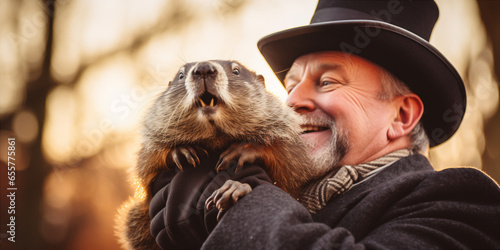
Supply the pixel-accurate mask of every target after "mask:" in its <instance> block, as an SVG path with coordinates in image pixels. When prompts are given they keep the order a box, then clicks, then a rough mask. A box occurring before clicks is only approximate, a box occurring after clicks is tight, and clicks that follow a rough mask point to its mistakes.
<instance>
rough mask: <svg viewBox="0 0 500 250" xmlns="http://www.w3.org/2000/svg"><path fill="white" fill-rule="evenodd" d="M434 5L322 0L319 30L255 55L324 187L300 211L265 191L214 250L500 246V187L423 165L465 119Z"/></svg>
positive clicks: (469, 173) (273, 43) (220, 234)
mask: <svg viewBox="0 0 500 250" xmlns="http://www.w3.org/2000/svg"><path fill="white" fill-rule="evenodd" d="M437 16H438V10H437V6H436V5H435V3H434V2H433V1H415V0H414V1H411V0H408V1H402V0H401V1H396V0H391V1H375V0H374V1H355V0H351V1H340V0H338V1H326V0H325V1H322V0H320V1H319V3H318V7H317V9H316V12H315V14H314V16H313V19H312V21H311V24H310V25H308V26H304V27H298V28H294V29H290V30H285V31H282V32H278V33H275V34H271V35H269V36H267V37H265V38H263V39H261V41H259V49H260V50H261V52H262V54H263V55H264V57H265V58H266V60H267V61H268V63H269V64H270V66H271V67H272V68H273V70H274V72H275V73H276V75H277V77H278V78H279V79H280V80H281V81H282V83H283V84H284V86H285V88H286V89H287V91H288V93H289V96H288V99H287V103H288V104H289V105H291V106H292V107H293V108H294V109H295V110H296V111H297V112H298V113H299V114H301V116H302V117H303V118H304V119H303V124H302V127H303V128H304V130H305V131H304V134H303V135H302V138H303V139H304V141H305V142H306V143H307V144H308V145H309V149H310V154H311V158H312V159H313V164H311V165H312V166H311V168H312V169H313V170H314V171H315V173H316V177H317V179H316V180H312V182H311V184H310V185H309V186H308V188H307V189H306V190H304V192H303V195H302V198H301V199H300V200H299V201H296V200H294V199H293V198H291V197H290V196H289V195H287V194H285V193H284V192H283V191H282V190H280V189H278V188H276V187H275V186H273V185H268V184H261V185H258V186H257V187H256V188H255V189H254V190H252V191H251V192H250V193H249V194H247V195H246V196H245V197H244V198H243V199H241V200H239V201H238V202H237V203H236V204H235V206H234V207H232V208H231V209H229V211H227V213H226V214H225V215H224V217H223V218H222V220H221V221H219V223H218V224H217V226H216V227H215V229H214V230H213V231H212V232H211V234H210V235H209V236H208V238H207V239H206V241H205V243H204V245H203V247H204V248H206V249H239V248H245V249H262V248H264V249H277V248H279V249H337V248H339V249H344V248H345V249H347V248H349V249H351V248H356V249H365V248H377V249H381V248H391V249H461V248H482V249H492V248H500V237H499V235H500V189H499V187H498V185H497V184H496V183H495V182H493V181H492V180H491V179H490V178H488V177H487V176H486V175H484V174H483V173H481V172H480V171H478V170H475V169H470V168H460V169H447V170H443V171H439V172H436V171H434V170H433V168H432V166H431V165H430V164H429V162H428V160H427V158H426V157H425V156H424V155H425V154H426V152H427V150H428V147H429V146H430V147H433V146H436V145H439V144H440V143H442V142H444V141H446V140H447V139H448V138H450V137H451V136H452V135H453V134H454V133H455V131H456V130H457V129H458V126H459V124H460V122H461V120H462V117H463V114H464V112H465V100H466V95H465V89H464V85H463V82H462V80H461V78H460V76H459V75H458V73H457V72H456V70H455V69H454V68H453V66H452V65H451V64H450V63H449V62H448V61H447V60H446V58H444V56H443V55H441V54H440V53H439V52H438V51H437V50H436V49H435V48H434V47H432V46H431V45H430V44H429V43H428V40H429V37H430V33H431V31H432V28H433V26H434V23H435V21H436V20H437Z"/></svg>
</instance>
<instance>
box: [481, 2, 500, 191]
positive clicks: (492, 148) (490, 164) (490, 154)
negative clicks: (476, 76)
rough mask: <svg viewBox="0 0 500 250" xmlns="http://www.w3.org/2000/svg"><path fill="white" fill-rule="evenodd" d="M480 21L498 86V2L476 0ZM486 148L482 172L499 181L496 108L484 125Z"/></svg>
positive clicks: (499, 138)
mask: <svg viewBox="0 0 500 250" xmlns="http://www.w3.org/2000/svg"><path fill="white" fill-rule="evenodd" d="M477 3H478V6H479V11H480V13H481V19H482V20H483V24H484V26H485V28H486V33H487V34H488V39H489V43H490V44H491V46H492V47H493V58H492V60H491V61H492V62H491V63H493V65H494V72H495V77H496V79H495V81H496V84H499V82H498V77H499V76H500V1H498V0H477ZM484 134H485V138H486V148H485V151H484V154H483V159H482V160H483V170H484V171H486V172H487V173H489V174H490V176H491V177H492V178H493V179H495V180H497V181H500V108H497V110H496V112H495V114H494V115H493V116H492V117H491V119H489V120H487V121H486V122H485V124H484Z"/></svg>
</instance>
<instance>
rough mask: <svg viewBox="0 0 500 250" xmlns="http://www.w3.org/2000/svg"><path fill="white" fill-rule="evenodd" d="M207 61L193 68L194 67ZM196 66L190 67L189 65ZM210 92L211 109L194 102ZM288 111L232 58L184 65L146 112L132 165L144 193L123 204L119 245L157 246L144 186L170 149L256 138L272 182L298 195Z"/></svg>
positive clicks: (299, 160) (302, 164) (293, 123)
mask: <svg viewBox="0 0 500 250" xmlns="http://www.w3.org/2000/svg"><path fill="white" fill-rule="evenodd" d="M207 65H208V67H211V68H210V69H211V70H213V72H212V71H210V73H208V74H205V75H200V74H199V73H200V71H199V70H198V71H196V69H199V68H201V67H202V66H204V67H207ZM195 71H196V72H195ZM207 93H210V95H209V96H210V97H209V98H206V96H205V102H206V104H208V102H209V100H210V98H216V100H217V103H216V104H217V105H216V107H217V108H216V109H215V111H214V109H211V108H210V107H209V108H205V107H200V101H199V100H200V99H201V98H204V95H207ZM300 133H301V129H300V126H299V124H298V121H297V117H296V115H295V113H294V112H293V111H292V110H291V109H290V108H288V107H285V106H284V105H283V104H282V103H280V102H279V101H278V100H277V99H276V98H275V97H274V96H272V95H271V94H269V93H268V92H266V90H265V87H264V79H263V77H262V76H260V75H256V74H255V73H254V72H252V71H250V70H248V69H246V68H245V67H244V66H242V65H241V64H239V63H237V62H234V61H208V62H199V63H188V64H186V65H184V66H183V67H182V68H181V69H180V70H179V73H178V74H177V76H176V77H175V79H174V80H173V81H172V82H171V83H170V85H169V86H168V88H167V90H166V91H165V92H164V93H163V94H162V95H161V96H159V97H158V99H157V100H156V102H155V103H154V105H153V106H152V108H151V110H150V111H149V112H148V114H147V116H146V119H145V122H144V131H143V137H144V141H143V147H142V149H141V151H140V153H139V160H138V163H137V166H136V168H135V171H136V175H137V176H138V178H139V180H140V185H141V186H142V187H143V188H144V190H146V194H145V196H144V199H143V200H134V199H132V200H131V201H130V202H129V203H128V205H126V206H124V208H123V209H122V210H123V212H122V213H121V216H120V218H121V219H120V223H121V224H119V225H118V226H117V227H118V230H119V236H120V238H121V241H122V243H123V245H124V247H125V248H129V249H153V246H154V247H157V246H156V244H155V242H154V239H153V237H152V236H151V234H150V232H149V224H150V222H151V220H150V218H149V214H148V211H149V202H150V201H151V198H152V194H151V193H149V192H150V191H149V188H148V187H149V186H150V184H151V182H152V180H153V178H154V177H155V176H156V175H157V174H158V173H159V172H160V170H161V169H162V168H165V167H167V168H174V167H175V164H174V162H173V161H172V155H173V154H175V153H174V151H175V149H176V148H179V147H188V146H199V147H201V148H205V149H213V150H218V149H225V148H227V147H229V145H231V144H233V143H235V142H250V143H252V144H253V145H258V146H259V149H261V150H260V158H262V160H263V162H264V163H265V166H266V169H267V171H268V174H269V176H270V177H271V178H272V179H273V180H274V181H275V182H276V185H277V186H279V187H280V188H282V189H284V190H285V191H287V192H289V193H290V194H291V195H292V196H295V197H296V196H297V194H298V192H299V191H300V189H301V187H302V186H303V185H304V184H305V182H306V180H308V179H309V175H310V174H309V172H308V170H307V169H308V167H307V164H308V163H309V162H308V159H307V158H306V157H305V156H304V155H305V154H304V152H305V149H304V146H303V144H302V141H301V140H300V137H299V134H300Z"/></svg>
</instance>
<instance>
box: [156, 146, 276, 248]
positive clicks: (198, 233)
mask: <svg viewBox="0 0 500 250" xmlns="http://www.w3.org/2000/svg"><path fill="white" fill-rule="evenodd" d="M217 160H218V156H213V157H210V159H208V160H207V159H206V160H204V161H203V162H202V165H201V166H197V167H196V168H193V167H191V166H187V167H184V171H183V172H181V171H179V170H176V171H172V170H171V171H166V170H165V171H163V172H161V173H160V174H159V175H158V176H157V177H156V178H155V180H154V181H153V183H152V184H151V187H150V188H151V191H152V193H154V194H155V195H154V196H153V198H152V200H151V202H150V211H149V213H150V216H151V218H152V221H151V233H152V234H153V236H154V237H155V239H156V242H157V244H158V245H159V246H160V247H161V248H162V249H170V248H200V247H201V244H202V243H203V242H204V240H205V239H206V237H207V236H208V234H209V233H210V232H211V231H212V229H213V228H214V227H215V225H216V224H217V220H216V216H217V209H211V210H210V211H207V210H206V209H205V206H204V204H205V200H206V199H207V198H208V197H209V196H210V195H211V194H212V193H213V192H214V191H215V190H216V189H218V188H219V187H221V186H222V185H223V184H224V183H225V182H226V180H229V179H231V180H237V181H240V182H243V183H248V184H249V185H250V186H252V188H255V187H257V186H259V185H261V184H263V183H266V184H269V183H271V180H270V178H269V177H268V175H267V174H266V172H265V170H264V169H263V168H262V167H260V166H258V165H246V166H244V167H243V168H242V169H241V170H240V171H238V173H234V172H232V169H231V168H229V169H228V171H221V172H220V173H216V172H215V164H216V162H217Z"/></svg>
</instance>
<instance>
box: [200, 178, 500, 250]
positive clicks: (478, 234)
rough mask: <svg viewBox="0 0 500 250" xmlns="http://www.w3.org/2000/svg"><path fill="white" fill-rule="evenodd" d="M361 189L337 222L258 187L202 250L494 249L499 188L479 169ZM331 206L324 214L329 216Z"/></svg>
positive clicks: (499, 223) (499, 227)
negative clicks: (315, 215)
mask: <svg viewBox="0 0 500 250" xmlns="http://www.w3.org/2000/svg"><path fill="white" fill-rule="evenodd" d="M366 190H368V191H367V192H364V193H362V197H356V198H354V199H357V200H356V202H355V203H352V207H349V208H348V211H346V213H345V214H344V215H343V216H342V217H340V218H337V219H335V221H334V222H332V221H329V222H325V221H321V222H315V221H314V220H313V217H312V216H311V215H310V214H309V213H308V211H307V210H306V209H305V208H304V207H303V206H302V205H301V204H299V203H298V202H297V201H296V200H294V199H293V198H292V197H291V196H289V195H287V194H286V193H284V192H283V191H282V190H280V189H278V188H277V187H274V186H271V185H261V186H258V187H257V188H255V189H254V190H253V191H252V192H251V193H250V194H248V195H247V196H245V197H244V198H243V199H241V200H240V201H238V203H237V204H236V205H235V206H234V207H233V208H231V209H230V210H229V211H228V212H227V214H226V215H225V216H224V217H223V218H222V220H221V221H220V222H219V224H218V225H217V226H216V228H215V229H214V230H213V231H212V233H211V235H210V236H209V237H208V239H207V240H206V241H205V244H204V245H203V249H499V248H500V237H499V236H500V189H499V188H498V186H497V185H496V184H495V183H494V182H493V181H491V180H490V179H489V178H487V177H486V176H485V175H484V174H482V173H481V172H479V171H476V170H473V169H456V170H444V171H440V172H432V173H430V174H427V173H426V174H416V175H408V176H403V177H400V178H396V179H395V180H391V181H389V182H386V183H384V184H383V185H380V186H375V187H371V189H370V188H367V189H366ZM339 202H340V201H339ZM332 204H335V203H332ZM339 206H342V204H340V203H336V204H335V205H332V206H328V205H327V207H326V208H324V209H327V210H328V211H327V212H329V213H330V214H331V215H332V216H333V214H335V213H337V211H336V208H337V207H339ZM325 214H327V213H325ZM355 235H357V236H355Z"/></svg>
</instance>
